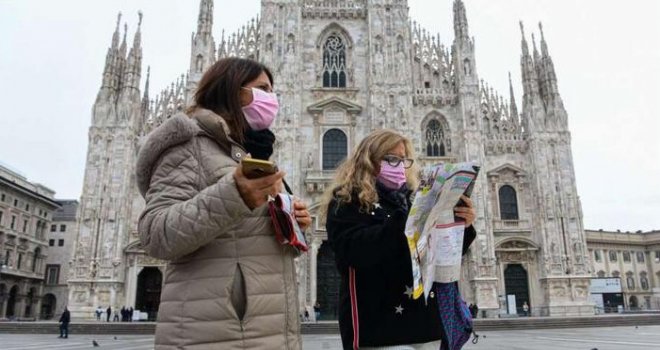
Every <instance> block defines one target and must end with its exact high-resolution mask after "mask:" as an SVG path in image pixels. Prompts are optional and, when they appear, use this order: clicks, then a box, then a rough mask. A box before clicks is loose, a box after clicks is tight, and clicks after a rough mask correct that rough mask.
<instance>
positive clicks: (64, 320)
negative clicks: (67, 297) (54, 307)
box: [59, 306, 71, 338]
mask: <svg viewBox="0 0 660 350" xmlns="http://www.w3.org/2000/svg"><path fill="white" fill-rule="evenodd" d="M59 322H60V336H59V337H60V338H68V337H69V323H70V322H71V313H70V312H69V309H68V308H67V307H66V306H65V307H64V312H62V316H60V321H59Z"/></svg>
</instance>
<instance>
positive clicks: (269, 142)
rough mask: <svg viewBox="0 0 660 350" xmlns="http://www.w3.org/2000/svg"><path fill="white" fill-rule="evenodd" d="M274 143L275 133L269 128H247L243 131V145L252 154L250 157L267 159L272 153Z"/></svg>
mask: <svg viewBox="0 0 660 350" xmlns="http://www.w3.org/2000/svg"><path fill="white" fill-rule="evenodd" d="M274 143H275V134H273V133H272V132H271V131H270V130H268V129H264V130H259V131H255V130H252V129H248V130H247V131H246V132H245V141H244V142H243V147H245V150H246V151H247V152H248V153H250V155H252V158H256V159H261V160H268V158H270V156H271V155H272V154H273V144H274Z"/></svg>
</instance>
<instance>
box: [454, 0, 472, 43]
mask: <svg viewBox="0 0 660 350" xmlns="http://www.w3.org/2000/svg"><path fill="white" fill-rule="evenodd" d="M454 37H455V38H456V40H468V39H469V37H470V36H469V33H468V21H467V14H466V11H465V4H464V3H463V0H454Z"/></svg>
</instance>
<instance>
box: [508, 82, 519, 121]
mask: <svg viewBox="0 0 660 350" xmlns="http://www.w3.org/2000/svg"><path fill="white" fill-rule="evenodd" d="M509 104H510V106H509V109H510V111H511V118H512V119H513V122H514V124H515V125H516V126H517V125H518V122H519V120H518V106H516V97H515V94H514V93H513V83H512V82H511V72H509Z"/></svg>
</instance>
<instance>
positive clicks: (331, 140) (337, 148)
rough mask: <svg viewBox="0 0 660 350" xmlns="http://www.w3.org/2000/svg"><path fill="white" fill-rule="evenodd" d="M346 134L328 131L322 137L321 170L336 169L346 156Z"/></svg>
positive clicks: (332, 130)
mask: <svg viewBox="0 0 660 350" xmlns="http://www.w3.org/2000/svg"><path fill="white" fill-rule="evenodd" d="M347 153H348V152H347V139H346V134H344V132H343V131H341V130H339V129H330V130H328V132H326V133H325V135H323V170H333V169H336V168H337V166H338V165H339V163H341V161H342V160H344V158H346V154H347Z"/></svg>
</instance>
